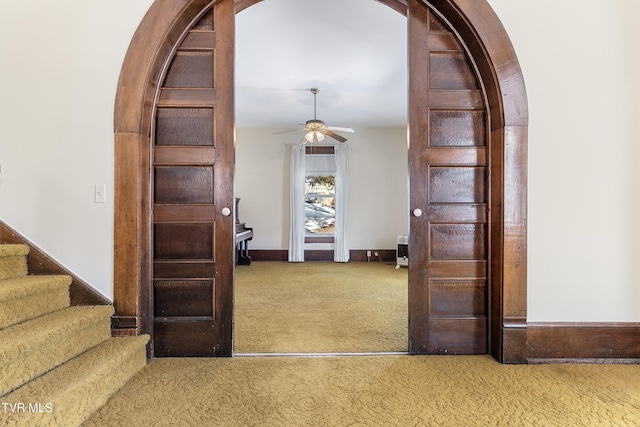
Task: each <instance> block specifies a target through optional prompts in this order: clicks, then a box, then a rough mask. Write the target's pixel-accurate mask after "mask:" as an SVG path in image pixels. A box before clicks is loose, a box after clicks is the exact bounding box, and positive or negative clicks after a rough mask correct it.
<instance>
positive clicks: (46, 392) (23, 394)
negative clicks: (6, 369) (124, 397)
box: [2, 335, 149, 427]
mask: <svg viewBox="0 0 640 427" xmlns="http://www.w3.org/2000/svg"><path fill="white" fill-rule="evenodd" d="M148 341H149V336H148V335H142V336H137V337H121V338H110V339H109V340H107V341H105V342H103V343H102V344H100V345H98V346H96V347H94V348H91V349H90V350H87V351H86V352H85V353H83V354H81V355H79V356H78V357H76V358H74V359H72V360H70V361H68V362H67V363H65V364H64V365H62V366H59V367H58V368H56V369H54V370H53V371H51V372H49V373H47V374H45V375H43V376H41V377H39V378H37V379H35V380H33V381H31V382H30V383H28V384H25V385H24V386H22V387H20V388H19V389H17V390H16V391H14V392H12V393H10V394H8V395H7V396H4V397H3V398H2V402H3V403H4V404H5V405H4V406H5V407H6V408H7V410H6V411H5V412H4V414H3V416H4V417H5V419H6V423H7V424H6V425H15V426H18V425H25V426H26V425H29V426H64V427H71V426H79V425H80V424H82V422H84V421H85V420H86V419H87V418H88V417H89V416H90V415H91V414H92V413H93V412H95V411H96V410H97V409H99V408H100V407H102V406H103V405H104V404H105V403H106V402H107V400H108V399H109V397H111V395H112V394H114V393H115V392H116V391H117V390H119V389H120V388H121V387H122V386H123V385H124V384H125V383H126V382H127V381H129V379H131V377H133V376H134V375H135V374H136V373H137V372H138V371H139V370H140V369H142V368H143V367H144V366H145V365H146V349H145V345H146V344H147V342H148ZM20 404H23V405H24V409H23V410H22V409H21V406H20ZM10 405H12V406H10ZM29 405H31V406H29ZM11 408H14V409H16V410H17V412H11ZM30 410H31V411H30Z"/></svg>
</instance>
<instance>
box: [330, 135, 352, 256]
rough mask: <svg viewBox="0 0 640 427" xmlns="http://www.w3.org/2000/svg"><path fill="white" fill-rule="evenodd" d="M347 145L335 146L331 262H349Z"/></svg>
mask: <svg viewBox="0 0 640 427" xmlns="http://www.w3.org/2000/svg"><path fill="white" fill-rule="evenodd" d="M347 147H348V146H347V145H344V144H342V145H336V146H335V158H336V187H335V188H336V233H335V246H334V254H333V260H334V261H335V262H349V151H348V150H347Z"/></svg>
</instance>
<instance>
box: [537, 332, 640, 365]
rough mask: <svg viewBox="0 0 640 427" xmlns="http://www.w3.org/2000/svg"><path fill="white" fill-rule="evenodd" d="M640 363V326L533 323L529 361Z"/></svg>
mask: <svg viewBox="0 0 640 427" xmlns="http://www.w3.org/2000/svg"><path fill="white" fill-rule="evenodd" d="M563 359H572V360H576V361H577V360H597V359H625V360H626V359H640V323H585V322H576V323H560V322H549V323H529V324H528V327H527V361H528V362H529V363H540V362H558V361H561V360H563Z"/></svg>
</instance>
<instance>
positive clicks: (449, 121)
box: [429, 109, 486, 147]
mask: <svg viewBox="0 0 640 427" xmlns="http://www.w3.org/2000/svg"><path fill="white" fill-rule="evenodd" d="M485 137H486V124H485V113H484V111H482V110H447V109H445V110H438V109H432V110H431V112H430V114H429V145H430V146H431V147H474V146H484V145H485Z"/></svg>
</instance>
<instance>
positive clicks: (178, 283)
mask: <svg viewBox="0 0 640 427" xmlns="http://www.w3.org/2000/svg"><path fill="white" fill-rule="evenodd" d="M213 289H214V286H213V281H211V280H156V282H155V285H154V291H155V293H154V296H153V306H154V308H155V313H156V317H206V316H211V314H212V313H214V312H213V310H214V307H213ZM214 314H215V313H214Z"/></svg>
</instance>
